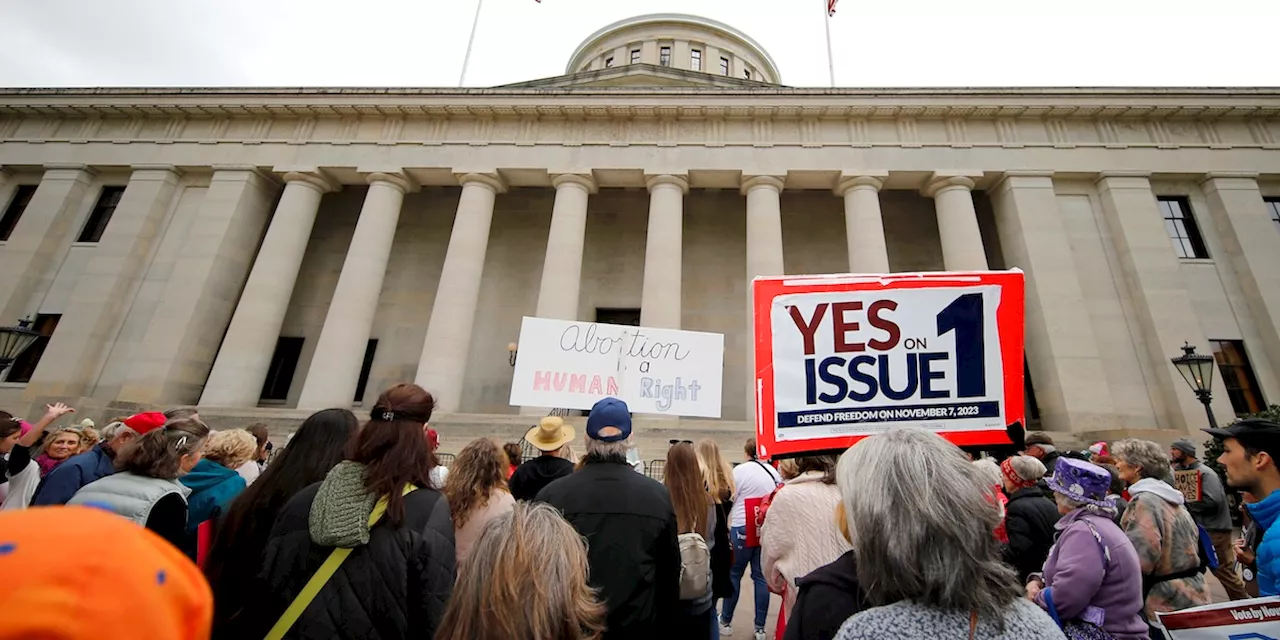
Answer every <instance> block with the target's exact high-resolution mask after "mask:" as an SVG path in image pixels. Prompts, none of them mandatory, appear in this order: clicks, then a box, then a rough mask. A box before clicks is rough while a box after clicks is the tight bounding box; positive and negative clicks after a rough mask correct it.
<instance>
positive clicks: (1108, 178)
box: [1093, 171, 1151, 191]
mask: <svg viewBox="0 0 1280 640" xmlns="http://www.w3.org/2000/svg"><path fill="white" fill-rule="evenodd" d="M1093 183H1094V184H1095V185H1098V187H1099V188H1102V189H1146V190H1147V191H1150V190H1151V172H1150V171H1101V172H1099V173H1098V178H1097V179H1096V180H1094V181H1093Z"/></svg>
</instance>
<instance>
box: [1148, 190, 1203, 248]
mask: <svg viewBox="0 0 1280 640" xmlns="http://www.w3.org/2000/svg"><path fill="white" fill-rule="evenodd" d="M1156 200H1157V204H1158V205H1159V206H1160V216H1161V217H1163V218H1164V230H1165V232H1166V233H1168V234H1169V239H1170V240H1172V241H1173V251H1174V253H1177V254H1178V257H1179V258H1208V257H1209V251H1208V250H1207V249H1205V247H1204V238H1203V237H1202V236H1201V235H1200V227H1199V226H1197V225H1196V219H1195V216H1193V215H1191V203H1189V202H1187V199H1186V198H1184V197H1182V196H1172V197H1166V196H1161V197H1159V198H1157V199H1156Z"/></svg>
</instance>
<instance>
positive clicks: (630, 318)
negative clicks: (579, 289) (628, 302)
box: [596, 309, 640, 327]
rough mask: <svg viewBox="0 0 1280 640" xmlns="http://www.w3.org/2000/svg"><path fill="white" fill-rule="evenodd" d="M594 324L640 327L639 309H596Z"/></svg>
mask: <svg viewBox="0 0 1280 640" xmlns="http://www.w3.org/2000/svg"><path fill="white" fill-rule="evenodd" d="M596 322H599V323H600V324H621V325H627V326H631V327H638V326H640V310H639V309H596Z"/></svg>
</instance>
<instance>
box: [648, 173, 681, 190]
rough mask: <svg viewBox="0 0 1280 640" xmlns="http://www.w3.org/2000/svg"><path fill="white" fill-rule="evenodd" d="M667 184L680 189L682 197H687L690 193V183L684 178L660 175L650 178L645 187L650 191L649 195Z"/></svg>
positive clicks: (667, 174)
mask: <svg viewBox="0 0 1280 640" xmlns="http://www.w3.org/2000/svg"><path fill="white" fill-rule="evenodd" d="M667 184H669V185H671V186H673V187H676V188H678V189H680V193H681V194H682V195H687V194H688V193H689V181H688V180H687V179H686V178H685V177H684V176H677V175H672V174H669V173H660V174H658V175H653V176H648V178H646V179H645V181H644V186H645V188H646V189H648V190H649V193H653V191H654V190H655V189H657V188H658V187H660V186H662V185H667Z"/></svg>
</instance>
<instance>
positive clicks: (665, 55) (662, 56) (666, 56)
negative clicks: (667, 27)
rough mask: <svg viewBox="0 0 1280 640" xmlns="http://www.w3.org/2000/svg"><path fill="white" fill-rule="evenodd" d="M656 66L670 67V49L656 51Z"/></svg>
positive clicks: (664, 48) (663, 48)
mask: <svg viewBox="0 0 1280 640" xmlns="http://www.w3.org/2000/svg"><path fill="white" fill-rule="evenodd" d="M658 64H660V65H662V66H664V67H669V66H671V47H662V48H660V49H658Z"/></svg>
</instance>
